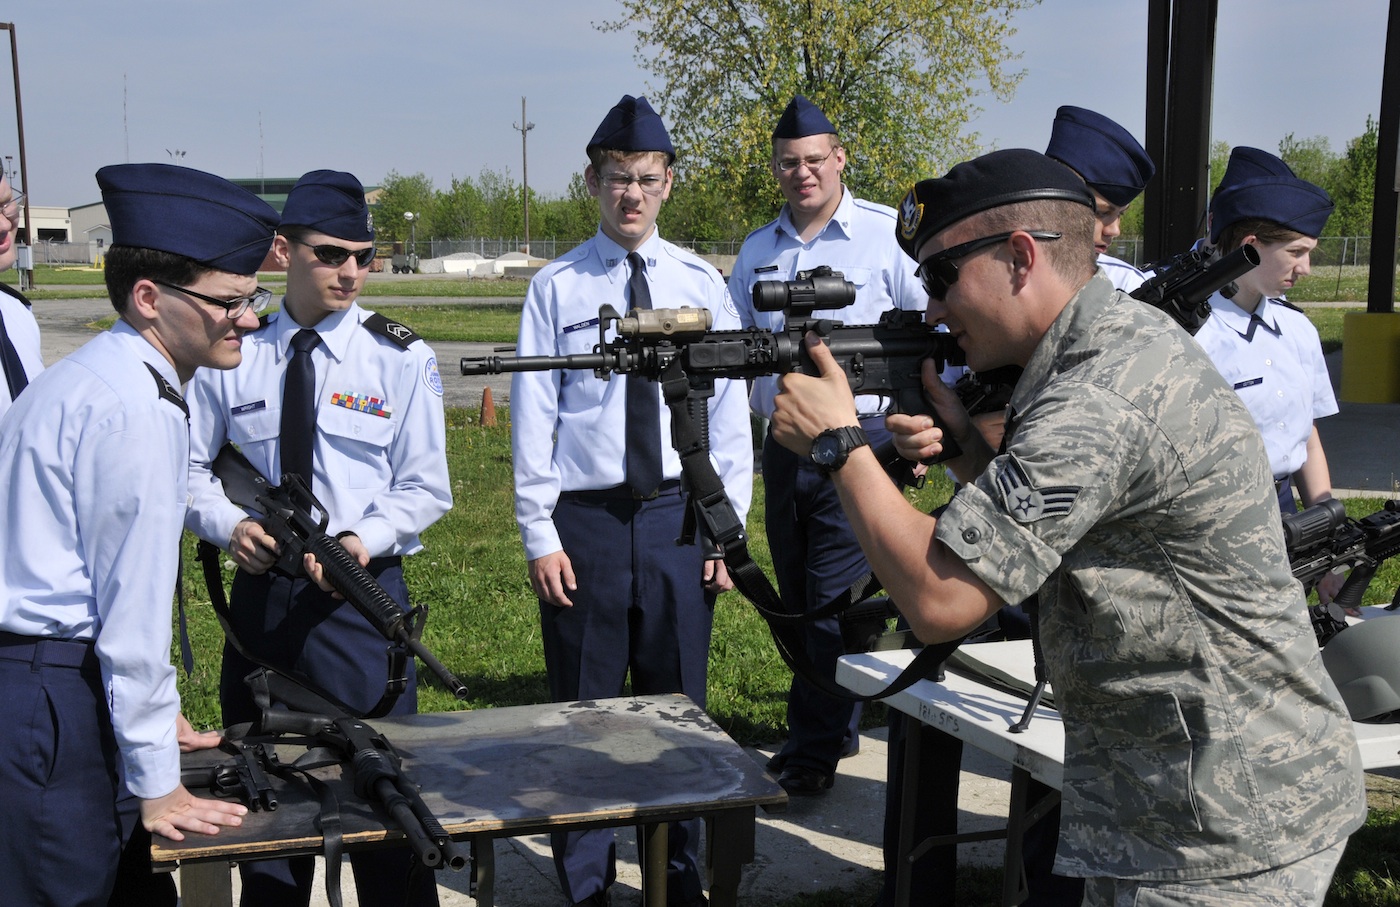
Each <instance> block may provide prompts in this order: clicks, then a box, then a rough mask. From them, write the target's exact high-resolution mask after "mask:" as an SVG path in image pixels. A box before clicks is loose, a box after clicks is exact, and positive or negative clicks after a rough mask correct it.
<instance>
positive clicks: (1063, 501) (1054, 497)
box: [997, 456, 1079, 523]
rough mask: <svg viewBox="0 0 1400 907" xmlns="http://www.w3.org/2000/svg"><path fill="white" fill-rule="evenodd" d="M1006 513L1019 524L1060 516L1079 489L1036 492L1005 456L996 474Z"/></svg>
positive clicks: (1015, 462) (1016, 463) (1010, 457)
mask: <svg viewBox="0 0 1400 907" xmlns="http://www.w3.org/2000/svg"><path fill="white" fill-rule="evenodd" d="M997 487H999V488H1000V489H1001V496H1002V500H1003V501H1004V502H1005V506H1006V512H1007V513H1009V514H1011V516H1012V517H1013V518H1014V519H1015V520H1016V521H1017V522H1019V523H1034V522H1035V521H1036V520H1040V519H1044V518H1045V517H1048V516H1064V515H1065V514H1067V513H1069V512H1070V510H1071V509H1073V507H1074V502H1075V500H1076V499H1078V497H1079V488H1077V487H1075V486H1072V485H1065V486H1061V487H1057V488H1036V487H1035V486H1034V485H1032V484H1031V480H1030V477H1029V476H1027V475H1026V471H1025V469H1023V468H1022V467H1021V464H1020V463H1018V462H1017V461H1016V458H1015V457H1014V456H1008V457H1007V458H1006V460H1005V462H1003V463H1002V466H1001V471H1000V472H998V474H997Z"/></svg>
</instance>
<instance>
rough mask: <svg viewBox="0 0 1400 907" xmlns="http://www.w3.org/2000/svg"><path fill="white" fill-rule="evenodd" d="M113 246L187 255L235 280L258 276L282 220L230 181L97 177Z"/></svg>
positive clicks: (172, 175)
mask: <svg viewBox="0 0 1400 907" xmlns="http://www.w3.org/2000/svg"><path fill="white" fill-rule="evenodd" d="M97 186H98V188H99V189H101V190H102V203H103V204H104V205H105V206H106V208H107V219H108V221H109V222H110V224H111V226H112V245H114V246H129V247H132V248H138V249H155V250H156V251H159V252H169V253H171V254H173V255H183V256H184V257H186V258H189V259H192V260H194V261H197V262H199V263H200V264H202V265H204V266H206V267H210V268H215V269H217V270H220V271H228V272H229V273H231V274H245V275H246V274H256V273H257V271H258V266H259V265H261V264H262V263H263V259H265V258H266V257H267V253H268V250H269V249H271V248H272V237H273V234H274V232H275V231H276V229H277V212H276V211H275V210H273V208H272V206H271V205H269V204H268V203H267V202H265V201H263V200H262V199H260V198H258V197H257V196H256V195H254V194H253V193H251V192H249V191H248V190H247V189H244V188H242V187H240V186H235V185H234V184H233V183H230V182H229V181H228V180H226V179H224V178H222V177H218V176H214V175H213V174H212V173H205V172H203V171H202V170H192V169H190V168H188V167H176V166H175V165H173V164H113V165H112V166H109V167H103V168H102V169H101V170H99V171H97Z"/></svg>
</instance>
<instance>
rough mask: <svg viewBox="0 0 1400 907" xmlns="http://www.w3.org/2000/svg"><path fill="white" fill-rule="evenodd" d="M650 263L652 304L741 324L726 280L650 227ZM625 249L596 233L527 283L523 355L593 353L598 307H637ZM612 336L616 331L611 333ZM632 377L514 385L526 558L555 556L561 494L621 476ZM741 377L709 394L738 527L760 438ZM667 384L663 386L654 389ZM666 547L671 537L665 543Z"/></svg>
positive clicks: (669, 475)
mask: <svg viewBox="0 0 1400 907" xmlns="http://www.w3.org/2000/svg"><path fill="white" fill-rule="evenodd" d="M637 251H638V252H639V253H640V254H641V256H642V258H643V259H645V260H646V275H647V283H648V287H649V289H650V290H651V300H652V305H653V306H654V307H655V308H658V309H676V308H681V307H684V306H690V307H692V308H706V309H709V310H710V312H711V313H712V314H713V316H714V324H713V325H712V327H711V330H714V331H732V330H737V329H738V328H739V316H738V313H737V312H735V310H734V306H733V305H732V304H731V303H730V301H729V298H728V296H727V294H726V293H725V288H724V280H723V278H721V277H720V275H719V272H718V271H716V270H715V269H714V267H713V266H711V265H710V264H708V263H707V262H705V261H704V260H703V259H700V258H698V257H697V256H695V255H692V254H691V253H689V252H686V251H685V250H683V249H680V248H678V247H676V246H673V245H672V244H670V243H668V242H666V241H665V240H663V239H661V238H660V236H659V235H657V233H656V232H655V231H653V232H652V235H651V237H650V238H649V239H647V241H646V242H645V243H643V244H642V246H641V248H640V249H638V250H637ZM630 273H631V266H630V265H629V264H628V263H627V250H625V249H623V248H622V247H621V246H619V245H618V244H617V243H615V242H613V241H612V240H611V239H609V238H608V237H607V236H606V235H604V234H603V233H602V232H601V231H599V232H598V233H597V234H596V235H595V236H594V237H593V238H592V239H591V240H589V241H588V242H586V243H584V244H583V245H581V246H579V247H578V248H576V249H574V250H572V251H570V252H568V253H566V254H564V255H563V256H561V257H560V258H557V259H555V260H554V261H552V262H550V263H549V264H548V265H546V266H545V267H544V268H542V269H541V270H540V272H539V273H538V274H536V275H535V277H534V279H533V280H531V281H530V289H529V292H528V293H527V294H526V296H525V308H524V310H523V311H522V312H521V316H520V339H519V342H518V343H517V347H516V348H517V352H518V354H519V355H521V356H568V355H578V354H582V353H592V352H593V348H594V347H595V346H596V345H597V344H598V307H599V306H601V305H611V306H612V307H613V308H614V309H616V310H617V311H618V313H619V314H625V313H626V311H627V309H628V308H629V306H630V303H629V301H628V299H627V279H628V276H629V275H630ZM612 337H613V334H612V333H611V332H610V333H609V335H608V339H609V340H611V339H612ZM628 380H630V379H629V377H628V376H627V375H619V374H613V375H612V376H610V378H609V380H607V381H604V380H602V379H600V378H598V377H596V376H595V375H594V374H593V372H592V371H589V370H562V369H560V370H554V371H545V372H516V373H515V375H514V377H513V379H512V381H511V386H510V417H511V419H510V421H511V455H512V459H513V461H514V464H515V519H516V522H517V523H518V524H519V526H520V538H521V541H522V542H523V543H524V545H525V557H526V558H527V559H529V560H534V559H535V558H539V557H543V556H544V555H546V554H551V553H553V552H555V551H559V550H561V548H562V545H561V544H560V541H559V533H558V531H557V530H556V529H555V527H554V520H553V514H554V507H555V504H556V503H557V502H558V500H559V494H560V492H564V491H590V490H597V489H602V488H612V487H614V486H617V485H621V484H623V482H624V481H625V480H626V466H625V459H624V452H625V451H624V447H625V442H624V438H625V436H626V428H627V382H628ZM745 390H746V387H745V384H744V382H743V381H741V380H730V379H720V380H717V381H716V382H715V395H714V396H713V397H711V398H710V402H709V411H710V459H711V461H712V462H713V463H714V464H715V469H716V471H717V472H718V473H719V476H720V479H722V480H723V482H724V490H725V493H726V494H727V495H728V497H729V501H730V503H731V504H732V505H733V506H734V509H735V511H736V512H737V513H738V515H739V519H740V521H741V522H742V521H743V520H745V519H746V518H747V515H748V510H749V496H750V494H751V493H752V486H753V436H752V432H751V431H750V428H749V415H748V412H747V411H746V409H745V406H744V393H745ZM660 393H661V391H660V388H659V387H658V389H657V394H658V396H659V395H660ZM670 426H671V414H670V411H669V410H668V409H667V407H666V406H665V405H664V404H663V405H662V407H661V437H662V443H661V466H662V471H663V475H664V478H666V479H678V478H680V475H681V461H680V457H679V456H678V455H677V454H676V452H675V450H673V449H672V447H671V427H670ZM662 541H664V542H665V543H666V544H670V542H671V540H670V539H665V540H658V542H662Z"/></svg>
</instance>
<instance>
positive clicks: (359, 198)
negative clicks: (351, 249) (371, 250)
mask: <svg viewBox="0 0 1400 907" xmlns="http://www.w3.org/2000/svg"><path fill="white" fill-rule="evenodd" d="M282 225H283V226H286V227H293V226H295V227H306V228H308V229H311V230H315V231H316V232H317V233H324V234H326V235H327V236H334V237H335V238H336V239H344V240H347V241H349V242H370V241H372V240H373V239H374V218H373V217H372V216H371V215H370V212H369V205H367V204H366V203H365V187H364V186H362V185H360V181H359V180H358V179H357V178H356V177H355V175H354V174H353V173H344V172H342V171H339V170H312V171H311V172H310V173H307V174H305V175H303V176H302V178H301V179H299V180H297V183H296V185H295V186H293V187H292V191H291V192H289V193H287V203H286V204H285V205H283V206H282Z"/></svg>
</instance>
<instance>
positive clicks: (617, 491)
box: [559, 479, 681, 501]
mask: <svg viewBox="0 0 1400 907" xmlns="http://www.w3.org/2000/svg"><path fill="white" fill-rule="evenodd" d="M680 493H681V480H680V479H667V480H666V481H664V482H662V483H661V484H660V485H658V486H657V488H656V491H655V492H654V493H653V494H641V493H640V492H638V491H637V490H636V489H635V488H633V487H632V486H631V485H627V484H622V485H614V486H613V487H611V488H596V489H591V490H588V491H561V492H560V493H559V498H560V500H568V501H654V500H656V499H657V498H659V497H664V496H667V495H677V494H680Z"/></svg>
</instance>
